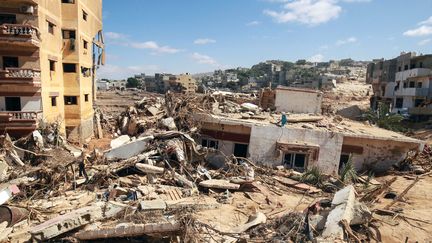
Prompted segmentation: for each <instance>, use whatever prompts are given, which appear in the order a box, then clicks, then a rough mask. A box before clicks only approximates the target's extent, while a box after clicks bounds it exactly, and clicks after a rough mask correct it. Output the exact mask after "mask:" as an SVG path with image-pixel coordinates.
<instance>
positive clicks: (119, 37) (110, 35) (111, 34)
mask: <svg viewBox="0 0 432 243" xmlns="http://www.w3.org/2000/svg"><path fill="white" fill-rule="evenodd" d="M105 37H106V38H108V39H111V40H124V39H126V38H127V35H124V34H121V33H117V32H106V33H105Z"/></svg>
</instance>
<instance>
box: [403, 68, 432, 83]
mask: <svg viewBox="0 0 432 243" xmlns="http://www.w3.org/2000/svg"><path fill="white" fill-rule="evenodd" d="M430 74H431V70H430V69H429V68H414V69H411V70H406V71H402V72H397V73H396V82H397V81H405V80H407V79H408V78H415V77H423V76H428V75H430Z"/></svg>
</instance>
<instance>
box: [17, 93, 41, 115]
mask: <svg viewBox="0 0 432 243" xmlns="http://www.w3.org/2000/svg"><path fill="white" fill-rule="evenodd" d="M21 110H22V111H41V110H42V98H41V97H40V96H29V97H27V96H26V97H21Z"/></svg>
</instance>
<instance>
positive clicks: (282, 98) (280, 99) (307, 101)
mask: <svg viewBox="0 0 432 243" xmlns="http://www.w3.org/2000/svg"><path fill="white" fill-rule="evenodd" d="M321 104H322V94H321V93H316V92H302V91H295V90H285V89H276V99H275V107H276V111H280V112H291V113H314V114H321Z"/></svg>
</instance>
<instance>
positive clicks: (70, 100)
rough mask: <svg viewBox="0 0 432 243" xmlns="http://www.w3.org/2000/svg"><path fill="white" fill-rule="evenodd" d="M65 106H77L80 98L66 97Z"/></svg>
mask: <svg viewBox="0 0 432 243" xmlns="http://www.w3.org/2000/svg"><path fill="white" fill-rule="evenodd" d="M64 102H65V105H77V104H78V98H77V97H76V96H65V97H64Z"/></svg>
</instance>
